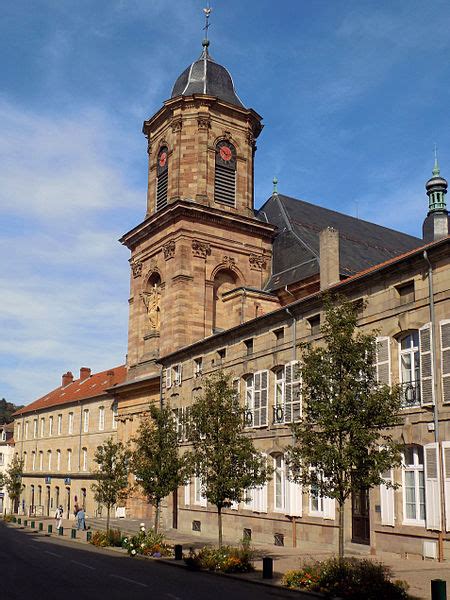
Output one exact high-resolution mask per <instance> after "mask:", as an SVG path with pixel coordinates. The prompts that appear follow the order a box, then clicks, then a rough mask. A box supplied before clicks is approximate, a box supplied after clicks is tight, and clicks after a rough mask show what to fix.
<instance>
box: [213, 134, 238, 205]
mask: <svg viewBox="0 0 450 600" xmlns="http://www.w3.org/2000/svg"><path fill="white" fill-rule="evenodd" d="M214 200H215V201H216V202H221V203H222V204H226V205H227V206H236V148H235V147H234V146H233V144H230V142H227V141H226V140H222V141H220V142H219V143H218V144H217V146H216V168H215V176H214Z"/></svg>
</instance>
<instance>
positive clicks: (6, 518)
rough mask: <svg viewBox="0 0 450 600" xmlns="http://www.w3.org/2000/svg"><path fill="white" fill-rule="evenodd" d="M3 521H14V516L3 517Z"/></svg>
mask: <svg viewBox="0 0 450 600" xmlns="http://www.w3.org/2000/svg"><path fill="white" fill-rule="evenodd" d="M3 520H4V521H6V523H11V522H12V521H13V520H14V515H3Z"/></svg>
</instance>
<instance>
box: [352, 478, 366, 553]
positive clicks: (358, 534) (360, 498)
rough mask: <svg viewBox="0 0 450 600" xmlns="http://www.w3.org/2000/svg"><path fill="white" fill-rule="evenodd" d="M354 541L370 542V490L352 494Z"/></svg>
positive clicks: (357, 542)
mask: <svg viewBox="0 0 450 600" xmlns="http://www.w3.org/2000/svg"><path fill="white" fill-rule="evenodd" d="M352 542H355V543H356V544H367V545H368V544H370V517H369V491H368V490H367V489H361V490H359V492H356V493H354V494H352Z"/></svg>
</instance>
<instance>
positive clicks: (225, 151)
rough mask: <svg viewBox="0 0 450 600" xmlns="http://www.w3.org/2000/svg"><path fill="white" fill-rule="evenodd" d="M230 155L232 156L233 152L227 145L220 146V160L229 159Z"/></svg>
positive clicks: (226, 160)
mask: <svg viewBox="0 0 450 600" xmlns="http://www.w3.org/2000/svg"><path fill="white" fill-rule="evenodd" d="M232 156H233V153H232V152H231V149H230V148H229V147H228V146H222V147H221V148H220V158H221V159H222V160H224V161H225V162H228V161H229V160H231V157H232Z"/></svg>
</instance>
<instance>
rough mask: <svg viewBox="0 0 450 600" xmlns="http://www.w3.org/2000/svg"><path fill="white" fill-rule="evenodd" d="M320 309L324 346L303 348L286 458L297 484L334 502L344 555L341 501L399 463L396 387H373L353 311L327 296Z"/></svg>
mask: <svg viewBox="0 0 450 600" xmlns="http://www.w3.org/2000/svg"><path fill="white" fill-rule="evenodd" d="M325 306H326V311H325V322H324V325H323V326H322V328H321V331H322V334H323V338H324V344H323V346H319V347H314V348H313V347H311V346H310V345H309V346H306V347H305V349H304V354H303V363H302V367H301V373H302V393H303V407H304V409H303V417H302V419H301V421H300V422H299V423H295V424H293V425H292V432H293V435H294V439H295V440H296V443H295V444H294V445H292V446H291V447H290V448H289V449H288V456H287V459H288V463H289V465H290V468H291V472H292V473H293V478H294V479H295V481H297V482H301V483H303V484H305V485H311V484H313V485H316V486H318V488H319V490H320V493H321V495H323V496H328V497H330V498H334V499H335V500H336V501H337V502H338V504H339V527H340V531H339V553H340V556H343V551H344V548H343V540H344V538H343V535H344V510H343V508H344V504H345V501H346V500H347V498H349V497H350V496H351V494H352V493H356V492H358V491H360V490H361V489H366V490H368V489H369V488H371V487H373V486H375V485H379V484H380V483H382V482H383V479H382V473H383V472H384V471H386V470H388V469H390V468H392V467H393V466H395V465H398V464H400V459H401V457H400V450H401V445H400V444H399V443H398V442H397V441H395V440H394V438H393V432H392V428H393V427H394V426H396V425H398V424H399V416H398V415H399V410H400V408H401V398H400V392H399V389H398V388H397V387H393V388H392V389H391V388H389V387H388V386H379V385H378V384H377V381H376V373H375V370H374V367H373V365H374V360H375V352H376V341H375V340H376V338H375V334H373V333H372V334H366V333H363V332H361V331H357V329H356V325H357V313H356V308H355V306H354V305H353V304H352V303H350V302H348V301H344V300H343V299H338V301H337V302H336V303H334V304H332V302H331V300H330V299H329V298H328V299H326V303H325ZM310 466H313V467H314V469H310V468H309V467H310Z"/></svg>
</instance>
